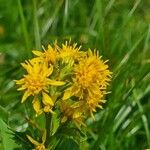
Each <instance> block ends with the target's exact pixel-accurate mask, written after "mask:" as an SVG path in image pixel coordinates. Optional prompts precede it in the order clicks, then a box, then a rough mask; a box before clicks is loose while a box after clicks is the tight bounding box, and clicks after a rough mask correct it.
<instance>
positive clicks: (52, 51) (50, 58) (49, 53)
mask: <svg viewBox="0 0 150 150" xmlns="http://www.w3.org/2000/svg"><path fill="white" fill-rule="evenodd" d="M32 52H33V54H35V55H36V56H38V57H37V58H34V59H35V60H36V61H41V62H47V63H50V64H55V63H56V60H57V58H58V51H57V49H56V47H54V48H53V47H52V46H51V45H48V49H45V48H44V52H41V51H37V50H33V51H32Z"/></svg>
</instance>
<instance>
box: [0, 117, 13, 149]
mask: <svg viewBox="0 0 150 150" xmlns="http://www.w3.org/2000/svg"><path fill="white" fill-rule="evenodd" d="M10 133H11V131H10V130H9V129H8V126H7V124H6V123H5V122H4V121H3V120H2V119H0V134H1V138H2V147H3V149H2V150H12V149H14V148H15V147H16V144H15V142H14V141H13V140H12V135H11V134H10ZM0 148H1V146H0Z"/></svg>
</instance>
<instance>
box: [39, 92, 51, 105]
mask: <svg viewBox="0 0 150 150" xmlns="http://www.w3.org/2000/svg"><path fill="white" fill-rule="evenodd" d="M42 95H43V103H44V105H50V106H54V102H53V100H52V99H51V97H50V96H49V95H48V94H46V93H45V92H42Z"/></svg>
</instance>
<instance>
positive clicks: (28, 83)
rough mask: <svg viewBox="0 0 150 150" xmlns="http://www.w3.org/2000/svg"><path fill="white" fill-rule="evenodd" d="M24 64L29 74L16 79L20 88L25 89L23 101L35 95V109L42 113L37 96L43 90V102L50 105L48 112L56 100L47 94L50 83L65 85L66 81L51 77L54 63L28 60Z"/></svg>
mask: <svg viewBox="0 0 150 150" xmlns="http://www.w3.org/2000/svg"><path fill="white" fill-rule="evenodd" d="M22 66H23V67H24V68H25V69H26V71H27V73H28V74H26V75H24V77H23V78H22V79H20V80H16V84H18V85H20V86H21V87H20V88H19V89H18V90H25V93H24V95H23V97H22V101H21V102H22V103H23V102H24V101H25V100H26V99H27V98H28V97H29V96H34V99H33V107H34V110H35V111H36V113H37V115H38V114H41V108H40V106H41V105H40V101H39V99H38V98H37V96H38V94H40V93H41V92H42V96H43V98H42V102H43V104H44V105H46V106H49V109H48V111H47V112H51V108H52V107H53V105H54V102H53V101H52V99H51V97H50V96H49V95H48V94H47V93H48V92H49V90H48V87H49V86H50V85H53V86H61V85H64V84H65V82H63V81H56V80H52V79H50V78H49V77H50V75H51V74H52V72H53V66H52V65H50V66H49V67H48V65H47V64H46V63H42V62H36V61H33V60H30V61H26V63H22Z"/></svg>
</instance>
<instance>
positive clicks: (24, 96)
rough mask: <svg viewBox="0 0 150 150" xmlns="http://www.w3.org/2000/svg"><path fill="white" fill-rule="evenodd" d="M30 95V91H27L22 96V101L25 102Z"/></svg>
mask: <svg viewBox="0 0 150 150" xmlns="http://www.w3.org/2000/svg"><path fill="white" fill-rule="evenodd" d="M30 95H31V94H30V93H29V92H28V91H26V92H25V93H24V95H23V97H22V100H21V103H23V102H24V101H25V100H26V99H27V98H28V97H29V96H30Z"/></svg>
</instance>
